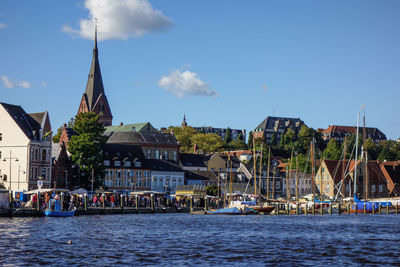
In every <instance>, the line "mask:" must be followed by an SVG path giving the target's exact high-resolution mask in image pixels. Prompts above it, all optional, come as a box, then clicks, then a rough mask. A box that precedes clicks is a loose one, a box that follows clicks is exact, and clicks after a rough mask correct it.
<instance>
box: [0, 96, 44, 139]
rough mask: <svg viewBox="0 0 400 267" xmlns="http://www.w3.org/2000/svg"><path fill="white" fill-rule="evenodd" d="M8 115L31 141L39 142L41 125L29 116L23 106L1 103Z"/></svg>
mask: <svg viewBox="0 0 400 267" xmlns="http://www.w3.org/2000/svg"><path fill="white" fill-rule="evenodd" d="M0 105H2V106H3V107H4V109H5V110H6V111H7V112H8V114H9V115H10V116H11V118H13V120H14V121H15V123H16V124H17V125H18V127H19V128H20V129H21V130H22V131H23V132H24V134H25V135H26V136H27V137H28V138H29V139H36V140H39V138H40V136H39V134H40V128H41V126H40V124H39V123H38V122H37V121H36V120H35V119H33V118H32V117H31V116H29V115H28V114H27V113H26V112H25V111H24V109H23V108H22V107H21V106H15V105H11V104H6V103H0Z"/></svg>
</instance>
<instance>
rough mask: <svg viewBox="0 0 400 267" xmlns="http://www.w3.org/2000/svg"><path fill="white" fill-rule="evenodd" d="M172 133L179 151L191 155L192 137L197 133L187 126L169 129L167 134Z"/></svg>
mask: <svg viewBox="0 0 400 267" xmlns="http://www.w3.org/2000/svg"><path fill="white" fill-rule="evenodd" d="M171 130H172V131H173V132H174V136H175V138H176V140H177V141H178V142H179V149H180V151H181V152H183V153H192V152H193V147H194V144H195V143H194V142H193V140H192V139H193V136H194V135H195V134H197V131H196V130H195V129H194V128H192V127H189V126H186V127H183V128H182V127H170V128H169V130H168V132H171Z"/></svg>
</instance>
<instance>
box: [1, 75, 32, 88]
mask: <svg viewBox="0 0 400 267" xmlns="http://www.w3.org/2000/svg"><path fill="white" fill-rule="evenodd" d="M0 78H1V80H2V81H3V84H4V86H5V87H7V88H18V87H19V88H30V87H31V84H30V83H29V82H28V81H16V82H12V81H11V80H10V79H9V78H8V77H7V76H0Z"/></svg>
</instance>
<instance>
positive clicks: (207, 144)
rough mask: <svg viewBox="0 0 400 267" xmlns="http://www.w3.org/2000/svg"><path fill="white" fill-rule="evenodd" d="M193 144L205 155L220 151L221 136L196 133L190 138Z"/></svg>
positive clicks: (222, 144) (221, 144)
mask: <svg viewBox="0 0 400 267" xmlns="http://www.w3.org/2000/svg"><path fill="white" fill-rule="evenodd" d="M192 142H193V144H197V145H198V146H199V148H200V149H201V150H203V151H204V152H205V153H210V152H215V151H220V150H221V148H222V147H223V146H224V143H223V142H222V139H221V136H219V135H218V134H202V133H197V134H195V135H193V137H192Z"/></svg>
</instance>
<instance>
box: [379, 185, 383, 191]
mask: <svg viewBox="0 0 400 267" xmlns="http://www.w3.org/2000/svg"><path fill="white" fill-rule="evenodd" d="M382 192H383V185H381V184H380V185H379V193H382Z"/></svg>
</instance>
